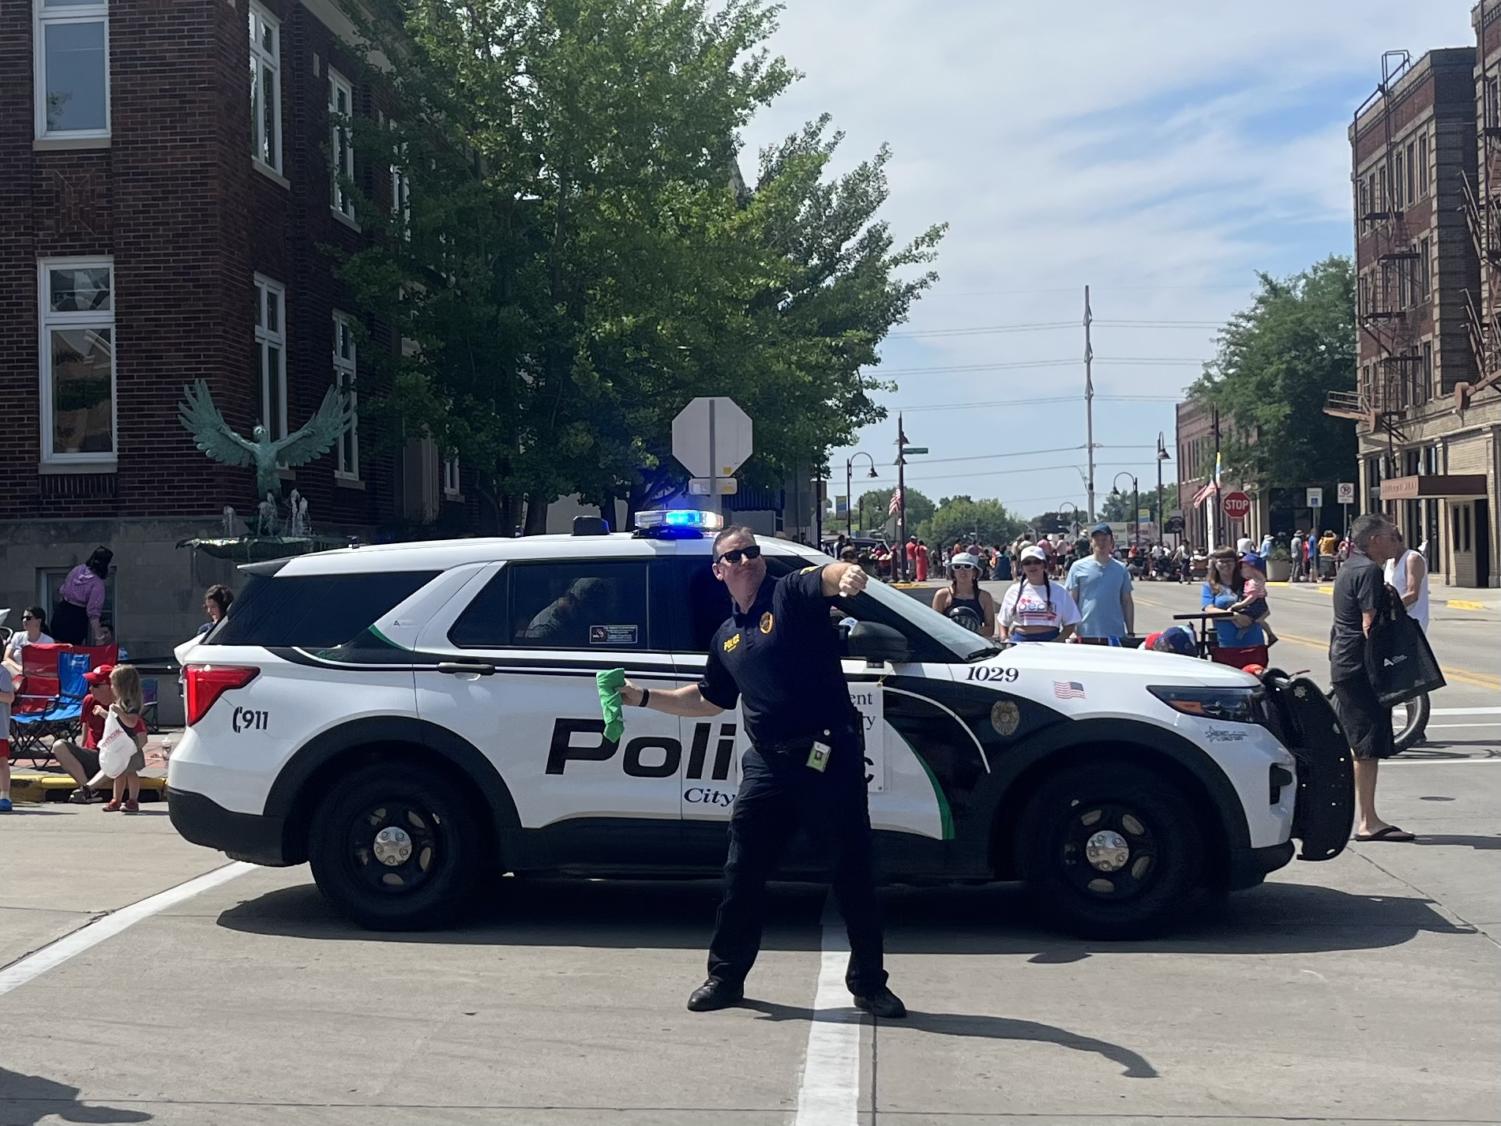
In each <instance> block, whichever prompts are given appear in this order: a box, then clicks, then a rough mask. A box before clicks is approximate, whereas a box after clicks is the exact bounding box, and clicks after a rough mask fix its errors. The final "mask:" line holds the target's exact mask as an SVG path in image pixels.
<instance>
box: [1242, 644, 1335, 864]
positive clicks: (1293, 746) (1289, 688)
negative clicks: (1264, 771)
mask: <svg viewBox="0 0 1501 1126" xmlns="http://www.w3.org/2000/svg"><path fill="white" fill-rule="evenodd" d="M1264 683H1265V684H1266V686H1267V689H1268V691H1269V693H1270V696H1271V699H1272V702H1273V706H1274V707H1275V709H1276V719H1277V720H1278V722H1279V723H1280V724H1281V726H1282V731H1281V732H1280V734H1281V737H1282V743H1283V745H1284V746H1285V747H1287V749H1288V750H1290V751H1291V752H1292V755H1293V758H1294V759H1296V760H1297V764H1298V798H1297V805H1296V806H1295V807H1294V810H1293V828H1292V835H1293V837H1294V838H1295V839H1297V840H1298V841H1300V842H1302V846H1303V847H1302V849H1301V850H1300V851H1299V853H1298V859H1299V860H1333V859H1334V858H1335V857H1336V856H1338V855H1339V854H1340V853H1341V852H1343V851H1344V850H1345V844H1346V842H1348V841H1349V839H1350V825H1351V823H1352V822H1353V820H1354V817H1355V774H1354V766H1353V764H1352V762H1351V758H1350V744H1349V741H1348V740H1347V739H1346V738H1345V732H1344V728H1342V727H1341V726H1340V724H1339V717H1338V716H1336V715H1335V714H1334V708H1333V706H1332V705H1331V704H1330V703H1329V698H1328V697H1327V696H1325V695H1324V692H1323V690H1322V689H1321V688H1319V686H1318V685H1317V684H1315V683H1314V682H1313V681H1311V680H1309V679H1308V678H1307V677H1298V678H1296V679H1292V678H1289V677H1287V676H1285V675H1283V674H1282V673H1280V672H1278V671H1277V670H1268V672H1267V673H1266V676H1265V678H1264Z"/></svg>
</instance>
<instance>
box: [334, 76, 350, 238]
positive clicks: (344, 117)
mask: <svg viewBox="0 0 1501 1126" xmlns="http://www.w3.org/2000/svg"><path fill="white" fill-rule="evenodd" d="M353 116H354V88H353V87H351V86H350V85H349V80H348V79H346V78H345V77H344V76H343V75H342V74H340V73H339V72H338V71H336V70H334V69H333V68H332V67H330V68H329V70H328V130H329V134H328V151H329V155H330V158H331V160H332V171H331V174H330V176H329V196H328V200H329V206H330V207H332V208H333V209H334V210H335V211H337V212H338V213H339V214H340V215H343V216H344V217H345V218H346V219H353V218H354V194H353V192H351V191H350V189H349V186H348V184H349V182H352V181H353V180H354V137H353V136H352V134H351V132H350V127H349V121H350V118H352V117H353Z"/></svg>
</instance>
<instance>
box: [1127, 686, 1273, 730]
mask: <svg viewBox="0 0 1501 1126" xmlns="http://www.w3.org/2000/svg"><path fill="white" fill-rule="evenodd" d="M1147 691H1148V692H1150V693H1151V694H1152V695H1153V696H1156V697H1157V698H1158V699H1159V700H1161V701H1162V702H1163V703H1164V704H1166V705H1167V706H1168V707H1170V708H1172V709H1173V710H1174V711H1179V712H1182V713H1183V714H1184V715H1191V716H1198V717H1199V718H1200V719H1221V720H1226V721H1227V722H1230V723H1262V722H1263V718H1264V709H1263V708H1262V707H1261V703H1260V697H1261V689H1259V688H1184V687H1179V686H1178V685H1154V686H1151V687H1149V688H1148V689H1147Z"/></svg>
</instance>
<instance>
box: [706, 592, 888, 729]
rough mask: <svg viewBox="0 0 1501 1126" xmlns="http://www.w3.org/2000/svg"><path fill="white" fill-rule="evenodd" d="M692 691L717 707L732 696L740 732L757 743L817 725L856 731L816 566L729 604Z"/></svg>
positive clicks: (857, 725) (855, 717)
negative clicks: (747, 601) (744, 605)
mask: <svg viewBox="0 0 1501 1126" xmlns="http://www.w3.org/2000/svg"><path fill="white" fill-rule="evenodd" d="M698 690H699V692H700V693H701V694H702V695H703V698H704V699H705V700H708V701H709V702H710V703H711V704H715V705H717V706H719V707H721V708H724V709H725V710H729V709H730V708H733V707H734V706H735V702H736V700H739V701H740V704H741V712H742V714H743V715H744V716H745V728H746V733H747V734H748V735H749V736H750V740H751V742H752V743H753V744H754V745H755V746H758V747H771V746H776V745H777V744H780V743H791V742H796V741H799V740H805V739H813V738H817V737H818V736H819V735H821V734H822V733H823V732H824V731H835V732H838V731H856V732H858V731H859V729H860V719H859V714H858V713H857V712H856V711H855V706H854V704H853V703H851V702H850V697H849V690H848V689H847V688H846V687H845V681H844V671H843V669H842V668H841V667H840V664H839V638H838V635H837V634H836V632H835V629H834V623H833V621H832V620H831V619H830V616H829V600H828V599H827V598H825V597H824V596H823V568H822V567H808V568H806V569H804V570H802V571H798V572H796V573H795V574H791V575H784V576H782V577H781V578H780V579H773V578H771V576H769V575H768V576H767V577H766V578H765V579H763V580H762V581H761V586H760V589H759V590H757V591H756V598H755V601H754V602H753V603H752V604H751V607H750V609H749V610H747V611H746V612H745V613H743V614H742V613H741V612H740V610H739V608H738V607H737V608H736V609H735V610H734V611H733V612H732V613H731V614H730V616H729V618H728V619H726V621H725V623H724V624H723V625H722V626H720V627H719V629H718V630H717V631H716V632H715V634H714V637H713V639H712V640H711V641H710V642H709V659H708V663H707V664H706V665H705V667H704V677H703V679H702V680H701V681H700V682H699V685H698Z"/></svg>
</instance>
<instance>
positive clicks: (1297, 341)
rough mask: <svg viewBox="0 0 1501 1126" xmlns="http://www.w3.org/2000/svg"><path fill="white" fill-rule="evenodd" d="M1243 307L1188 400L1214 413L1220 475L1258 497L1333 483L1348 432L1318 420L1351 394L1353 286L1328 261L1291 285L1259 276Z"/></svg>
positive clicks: (1348, 451)
mask: <svg viewBox="0 0 1501 1126" xmlns="http://www.w3.org/2000/svg"><path fill="white" fill-rule="evenodd" d="M1260 277H1261V291H1260V292H1259V293H1258V294H1257V295H1256V297H1255V299H1254V300H1253V301H1252V302H1251V306H1250V308H1248V309H1246V310H1244V311H1242V312H1240V313H1237V314H1236V315H1235V316H1234V317H1232V318H1231V319H1230V322H1229V323H1228V324H1226V325H1225V327H1224V328H1223V329H1222V330H1221V331H1220V337H1219V350H1218V354H1217V355H1216V356H1215V358H1214V360H1213V361H1212V362H1211V363H1209V364H1208V365H1206V367H1205V369H1204V374H1203V375H1202V376H1201V377H1200V378H1199V379H1198V380H1197V381H1196V382H1195V383H1194V385H1193V386H1192V388H1190V392H1189V393H1190V395H1191V396H1192V397H1194V398H1196V399H1198V400H1200V401H1201V402H1204V403H1205V404H1207V405H1209V406H1212V407H1217V408H1218V409H1219V412H1220V421H1221V433H1222V448H1223V450H1224V461H1225V465H1226V466H1227V467H1233V468H1234V473H1235V474H1236V475H1238V476H1242V477H1244V478H1246V479H1247V480H1251V481H1255V482H1256V483H1257V485H1258V486H1260V487H1262V488H1289V487H1293V486H1297V485H1300V484H1303V483H1305V482H1308V481H1333V480H1337V479H1339V478H1340V477H1342V476H1345V475H1347V474H1348V473H1349V471H1350V467H1351V465H1353V464H1354V461H1355V456H1356V454H1355V428H1354V427H1352V426H1351V425H1350V424H1349V423H1348V422H1344V421H1341V420H1339V419H1336V418H1331V417H1330V416H1328V415H1326V414H1324V413H1323V407H1324V399H1325V397H1326V395H1327V393H1328V392H1329V391H1335V390H1349V389H1353V388H1354V386H1355V366H1356V325H1355V277H1354V273H1353V271H1352V270H1351V267H1350V260H1349V259H1348V258H1344V257H1340V256H1333V257H1330V258H1326V259H1324V260H1323V261H1322V262H1318V263H1316V264H1315V265H1313V266H1311V267H1309V268H1308V269H1307V270H1305V271H1303V272H1302V273H1299V274H1295V275H1293V276H1292V277H1290V278H1285V279H1277V278H1273V277H1271V276H1269V275H1267V274H1262V275H1261V276H1260Z"/></svg>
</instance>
